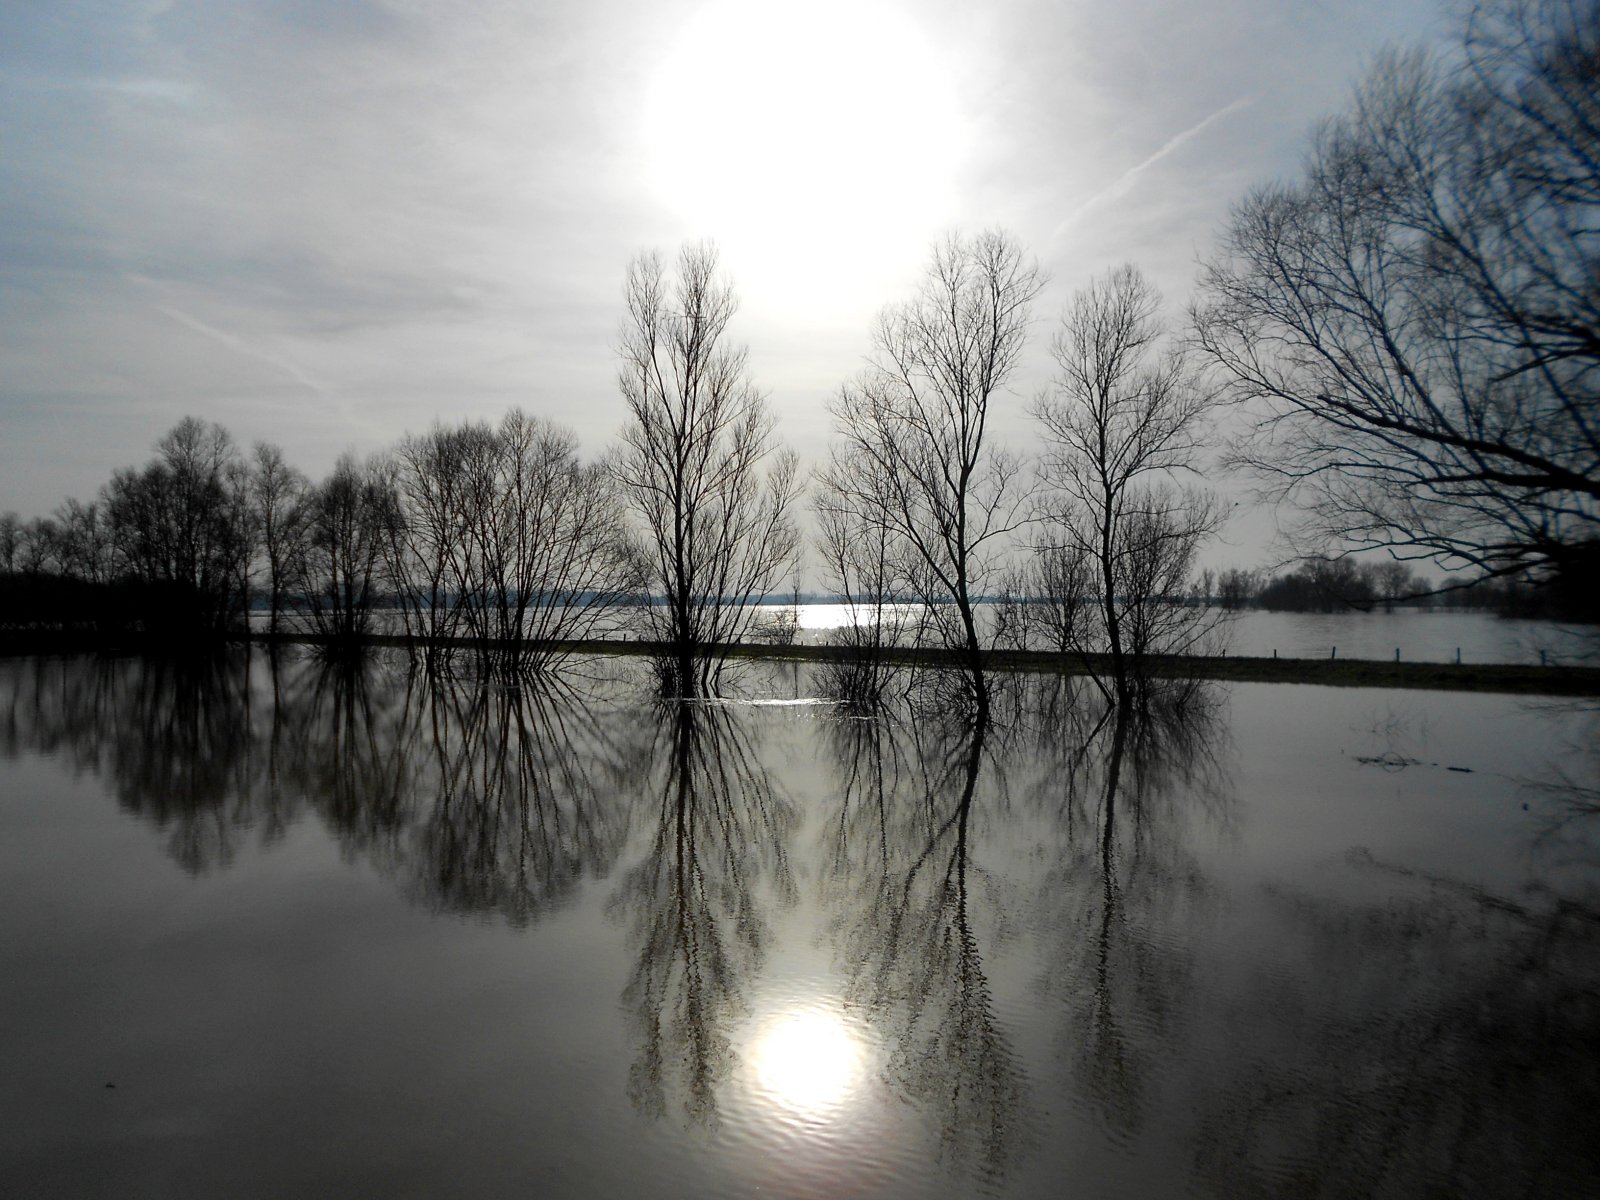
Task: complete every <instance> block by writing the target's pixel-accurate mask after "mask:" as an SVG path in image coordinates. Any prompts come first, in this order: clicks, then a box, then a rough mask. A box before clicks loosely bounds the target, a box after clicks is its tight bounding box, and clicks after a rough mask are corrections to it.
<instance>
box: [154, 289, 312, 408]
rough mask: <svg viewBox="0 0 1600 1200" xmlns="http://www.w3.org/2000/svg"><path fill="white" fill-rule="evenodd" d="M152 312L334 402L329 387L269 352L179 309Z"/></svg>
mask: <svg viewBox="0 0 1600 1200" xmlns="http://www.w3.org/2000/svg"><path fill="white" fill-rule="evenodd" d="M156 311H157V312H159V313H161V314H162V315H163V316H167V317H170V318H172V320H174V321H176V322H178V323H179V324H180V325H186V326H188V327H189V328H190V329H192V330H194V331H195V332H196V333H199V334H202V335H204V336H205V337H208V338H210V339H211V340H212V341H214V342H217V343H219V344H221V345H223V346H226V347H228V349H230V350H232V351H234V352H235V353H237V354H242V355H244V356H245V357H246V358H253V359H255V360H256V361H257V362H264V363H266V364H267V365H268V366H270V367H275V368H277V369H278V370H279V371H282V372H283V373H284V374H285V375H287V376H288V377H289V378H290V379H292V380H294V381H295V382H296V383H298V384H300V385H302V386H303V387H306V388H309V389H310V390H311V391H313V392H316V393H317V395H319V396H326V397H328V398H329V399H335V398H337V397H336V393H335V392H334V389H333V388H332V387H331V386H330V385H328V384H327V383H324V382H323V381H322V380H320V379H318V378H316V377H315V376H313V375H310V374H308V373H307V372H306V371H304V370H302V369H301V368H300V367H298V366H296V365H295V364H294V363H292V362H290V361H289V360H288V359H286V358H284V357H282V356H281V355H278V354H274V353H272V352H271V351H270V350H263V349H261V348H260V347H259V346H253V345H251V344H250V343H249V342H247V341H246V340H245V339H244V338H241V337H239V336H238V335H237V334H232V333H228V332H227V331H226V330H222V329H218V328H216V327H215V326H213V325H207V324H206V323H205V322H204V321H202V320H200V319H199V318H198V317H192V316H190V315H189V314H188V313H186V312H184V311H183V310H182V309H178V308H172V307H169V306H168V305H165V304H158V305H156Z"/></svg>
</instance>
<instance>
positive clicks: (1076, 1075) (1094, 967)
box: [1029, 679, 1232, 1139]
mask: <svg viewBox="0 0 1600 1200" xmlns="http://www.w3.org/2000/svg"><path fill="white" fill-rule="evenodd" d="M1036 695H1037V700H1036V702H1035V705H1034V706H1033V711H1034V712H1035V713H1037V714H1038V715H1039V716H1041V717H1045V718H1047V719H1045V720H1041V721H1038V722H1037V723H1036V724H1035V725H1034V726H1033V733H1034V754H1035V755H1036V761H1037V762H1038V764H1039V769H1038V772H1037V774H1036V777H1035V778H1036V783H1035V785H1034V787H1033V789H1032V791H1031V794H1030V797H1029V798H1030V801H1031V802H1032V804H1033V805H1035V806H1037V808H1038V809H1039V810H1040V811H1042V812H1044V813H1045V814H1047V815H1050V816H1052V817H1053V824H1054V828H1055V831H1056V834H1057V836H1058V837H1059V838H1060V839H1061V840H1060V842H1059V843H1058V846H1057V848H1056V850H1055V852H1054V854H1053V856H1052V857H1053V860H1054V861H1055V863H1056V866H1055V867H1054V868H1053V869H1052V870H1050V871H1049V872H1048V873H1047V874H1046V876H1045V879H1044V886H1043V888H1042V890H1041V898H1040V905H1039V911H1040V914H1041V917H1042V921H1041V925H1042V930H1043V932H1044V936H1045V938H1046V940H1047V943H1048V945H1049V946H1051V947H1052V948H1053V952H1052V950H1047V951H1046V953H1045V954H1044V956H1043V974H1042V976H1041V980H1040V985H1041V989H1042V991H1043V992H1044V994H1045V995H1047V996H1049V997H1051V998H1052V999H1054V1000H1055V1001H1056V1002H1058V1003H1060V1004H1062V1005H1063V1006H1064V1013H1063V1016H1064V1021H1063V1024H1062V1029H1061V1034H1060V1037H1061V1044H1062V1052H1063V1053H1064V1055H1065V1056H1066V1057H1067V1059H1068V1061H1069V1062H1070V1064H1071V1067H1070V1070H1069V1072H1068V1074H1067V1078H1068V1079H1069V1081H1070V1083H1071V1086H1072V1089H1073V1091H1074V1092H1075V1093H1076V1096H1077V1099H1078V1100H1079V1102H1080V1103H1082V1104H1083V1105H1085V1106H1087V1109H1088V1111H1089V1112H1090V1113H1091V1114H1092V1115H1093V1117H1094V1119H1095V1120H1096V1122H1097V1123H1098V1124H1100V1125H1101V1126H1102V1127H1103V1128H1105V1129H1106V1130H1107V1131H1108V1132H1110V1133H1111V1134H1112V1135H1113V1136H1115V1137H1117V1138H1119V1139H1127V1138H1129V1137H1131V1136H1133V1135H1134V1134H1136V1133H1138V1132H1139V1131H1140V1129H1141V1127H1142V1126H1143V1123H1144V1120H1145V1116H1146V1112H1147V1110H1148V1108H1149V1107H1150V1105H1151V1104H1152V1103H1154V1101H1153V1100H1152V1098H1151V1096H1150V1092H1151V1090H1152V1089H1151V1082H1152V1079H1151V1077H1152V1075H1153V1074H1154V1073H1155V1072H1156V1071H1157V1070H1158V1069H1159V1068H1160V1067H1161V1065H1162V1064H1163V1062H1164V1061H1165V1060H1167V1059H1169V1057H1170V1055H1171V1054H1172V1053H1173V1051H1174V1049H1175V1048H1176V1046H1177V1045H1178V1044H1179V1043H1180V1042H1181V1039H1182V1035H1183V1024H1184V1022H1185V1021H1186V1020H1187V1019H1188V1017H1189V1015H1190V1012H1191V1009H1192V1005H1191V1003H1190V997H1191V995H1192V993H1193V992H1194V990H1195V987H1196V978H1195V977H1196V975H1197V973H1198V970H1199V966H1198V964H1197V963H1196V962H1195V959H1194V955H1193V951H1192V949H1191V948H1190V947H1189V945H1188V944H1187V943H1186V942H1185V941H1184V940H1182V939H1180V938H1177V937H1173V936H1171V934H1170V932H1169V931H1170V930H1171V928H1172V926H1173V924H1174V923H1175V922H1179V921H1180V920H1192V919H1194V914H1196V913H1198V912H1202V911H1205V910H1206V909H1207V908H1214V907H1216V905H1217V904H1218V903H1219V902H1220V900H1219V896H1218V894H1217V889H1216V888H1215V887H1214V886H1213V884H1212V883H1211V882H1210V881H1208V880H1207V879H1206V878H1205V877H1204V875H1203V874H1202V873H1201V872H1200V870H1199V869H1198V867H1197V865H1196V864H1195V862H1194V861H1193V859H1192V856H1191V853H1190V850H1189V847H1190V846H1192V845H1193V844H1194V842H1195V840H1196V839H1195V837H1194V833H1195V831H1196V830H1195V826H1196V823H1197V822H1200V823H1204V824H1206V825H1209V826H1211V827H1212V828H1213V829H1215V828H1216V827H1218V826H1223V827H1225V826H1226V825H1227V823H1228V822H1229V820H1230V818H1231V813H1230V801H1231V796H1232V792H1231V788H1230V786H1229V779H1228V771H1227V768H1226V757H1227V756H1226V739H1225V736H1224V727H1223V725H1222V722H1221V721H1220V720H1219V719H1218V703H1219V702H1218V699H1217V697H1216V696H1215V695H1214V694H1212V693H1210V692H1207V691H1204V690H1202V691H1191V692H1188V693H1187V694H1184V695H1183V696H1182V701H1183V702H1182V703H1181V704H1169V703H1163V702H1162V697H1160V696H1157V697H1156V698H1155V702H1154V703H1152V704H1150V705H1148V706H1146V707H1143V708H1121V709H1119V708H1116V707H1114V706H1112V705H1108V704H1106V703H1105V702H1104V701H1103V700H1100V698H1099V697H1097V696H1096V695H1094V694H1093V693H1091V692H1090V691H1089V689H1088V688H1086V687H1084V686H1083V685H1082V682H1081V681H1078V680H1065V679H1058V680H1046V681H1042V682H1041V683H1040V685H1039V691H1038V692H1037V693H1036Z"/></svg>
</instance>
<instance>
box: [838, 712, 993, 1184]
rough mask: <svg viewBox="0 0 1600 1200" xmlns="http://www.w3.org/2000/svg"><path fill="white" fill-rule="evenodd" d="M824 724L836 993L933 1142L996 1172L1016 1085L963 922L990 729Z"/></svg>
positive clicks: (988, 805)
mask: <svg viewBox="0 0 1600 1200" xmlns="http://www.w3.org/2000/svg"><path fill="white" fill-rule="evenodd" d="M830 734H831V744H832V749H833V752H834V755H835V757H836V759H837V761H838V772H839V778H840V780H841V783H842V785H843V786H842V787H841V789H840V793H839V797H840V799H839V811H838V814H837V816H831V817H830V819H829V820H828V822H827V825H826V831H827V833H826V836H827V839H828V847H827V855H826V870H827V875H826V877H825V878H826V885H827V889H828V894H829V896H830V899H831V901H832V903H833V904H835V905H836V906H837V910H838V911H837V915H836V917H835V921H834V932H833V937H834V943H835V950H836V953H837V954H838V955H839V957H840V958H841V959H842V960H843V962H844V964H845V966H846V969H847V971H848V972H849V976H850V978H849V986H848V998H849V1000H850V1001H851V1002H852V1003H853V1004H856V1005H860V1006H862V1007H863V1009H864V1010H865V1011H866V1012H867V1014H868V1018H867V1019H868V1020H869V1021H870V1022H871V1023H872V1024H874V1025H875V1026H877V1027H878V1028H879V1030H880V1034H881V1036H883V1037H884V1039H885V1040H886V1041H887V1043H888V1045H889V1047H890V1053H889V1059H888V1063H887V1072H888V1075H889V1079H890V1082H891V1083H892V1085H893V1086H894V1087H895V1088H896V1089H897V1090H898V1091H899V1092H900V1093H901V1094H902V1095H903V1096H904V1097H905V1098H907V1099H908V1100H910V1101H911V1102H913V1103H914V1104H916V1105H918V1106H919V1107H922V1108H923V1109H925V1110H926V1111H928V1113H929V1115H930V1117H931V1120H932V1123H933V1124H934V1125H935V1127H936V1128H937V1129H938V1130H939V1133H940V1138H941V1142H940V1146H941V1151H942V1152H943V1153H944V1154H945V1155H947V1156H948V1157H949V1158H950V1159H951V1160H952V1162H953V1165H960V1166H971V1167H974V1168H976V1169H977V1170H978V1171H979V1172H981V1173H982V1174H983V1175H985V1176H987V1177H988V1178H990V1179H991V1181H998V1180H999V1179H1000V1177H1002V1176H1003V1175H1004V1173H1005V1170H1006V1166H1007V1161H1008V1159H1009V1158H1010V1156H1011V1155H1012V1153H1013V1152H1014V1151H1015V1149H1016V1147H1017V1144H1018V1142H1019V1140H1020V1139H1021V1135H1022V1133H1023V1127H1024V1122H1023V1120H1022V1116H1023V1098H1024V1097H1023V1087H1024V1084H1023V1078H1022V1073H1021V1071H1020V1069H1019V1067H1018V1064H1017V1062H1016V1057H1015V1054H1014V1052H1013V1050H1012V1047H1011V1043H1010V1040H1009V1038H1008V1036H1007V1034H1006V1031H1005V1030H1004V1029H1003V1027H1002V1025H1001V1022H1000V1021H999V1019H998V1018H997V1016H996V1014H995V1007H994V1000H993V996H992V995H991V993H990V987H989V981H988V977H987V975H986V974H985V972H984V966H983V950H982V946H981V944H980V939H979V934H978V932H977V930H976V928H975V925H974V920H973V909H974V908H976V907H979V905H978V904H976V903H975V902H974V901H975V896H974V893H976V892H980V891H984V890H985V885H986V884H990V883H992V882H993V880H992V879H991V878H990V877H989V876H988V875H987V874H986V873H985V872H984V871H982V870H981V868H979V867H978V866H977V865H976V864H975V862H974V856H973V853H972V848H973V843H974V842H975V840H976V837H977V831H978V829H979V827H980V826H981V825H982V824H983V823H984V822H985V821H992V820H993V819H994V818H995V811H994V810H995V808H996V806H997V805H999V804H1000V803H1001V802H1002V800H1003V796H1004V785H1003V777H1002V775H1001V773H1000V770H999V764H998V762H996V761H994V760H991V759H990V758H989V756H988V755H986V753H985V750H986V746H987V745H988V744H989V741H990V739H991V738H992V737H993V735H992V733H991V732H990V731H989V730H988V729H987V728H986V727H985V725H983V724H979V725H977V726H973V725H970V724H966V723H961V724H956V723H949V724H939V723H913V722H898V721H894V720H891V719H889V718H888V717H887V716H885V717H880V718H876V719H859V718H851V719H843V720H840V721H838V722H836V723H835V724H834V725H833V727H832V729H831V731H830ZM980 782H981V783H982V786H981V787H980ZM985 899H986V900H987V902H988V904H989V905H990V906H992V905H993V902H994V896H993V889H989V894H988V895H987V896H986V897H985Z"/></svg>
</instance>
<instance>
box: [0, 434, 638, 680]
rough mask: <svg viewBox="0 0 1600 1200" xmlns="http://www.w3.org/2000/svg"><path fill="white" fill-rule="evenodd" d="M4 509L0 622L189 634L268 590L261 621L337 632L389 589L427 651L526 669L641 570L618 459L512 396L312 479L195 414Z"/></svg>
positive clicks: (223, 629) (363, 618) (226, 624)
mask: <svg viewBox="0 0 1600 1200" xmlns="http://www.w3.org/2000/svg"><path fill="white" fill-rule="evenodd" d="M0 520H3V526H0V572H3V573H0V629H10V630H31V631H40V630H54V631H59V632H64V633H81V634H97V635H102V636H105V635H111V636H128V635H143V636H145V637H148V638H151V639H154V640H157V641H163V642H166V641H174V640H177V641H182V642H184V643H186V644H189V645H194V644H197V643H204V642H206V641H209V640H214V639H216V638H217V637H219V636H222V635H228V634H236V633H239V632H242V631H243V630H244V629H245V628H246V625H247V621H248V613H249V611H250V610H251V609H252V608H256V609H259V610H261V611H262V612H263V613H264V614H265V629H266V631H267V632H268V633H269V634H273V635H276V634H281V633H310V634H316V635H319V636H320V637H321V638H323V639H325V640H327V641H328V642H330V643H331V644H333V645H335V646H339V645H356V644H359V643H360V642H361V641H362V639H363V638H365V637H366V636H367V635H368V634H370V633H372V632H374V628H375V627H374V621H375V619H376V614H377V612H378V611H379V610H380V608H383V609H388V610H390V612H391V613H392V614H394V617H395V620H396V622H397V626H396V627H390V628H389V629H387V630H386V631H387V632H405V633H409V634H411V635H413V636H414V637H415V638H416V639H417V640H418V643H419V646H420V648H421V649H420V652H421V653H423V654H424V655H426V656H428V657H429V659H430V661H432V660H433V659H434V657H435V656H443V655H447V654H448V653H449V652H450V650H449V647H450V646H453V645H456V644H458V643H460V642H461V641H463V640H465V641H467V642H469V643H476V644H478V645H480V646H483V647H489V646H492V647H493V649H494V654H495V655H496V656H499V657H500V658H501V659H503V660H504V661H505V662H507V663H509V664H510V665H511V666H513V667H516V668H526V667H538V666H542V665H544V664H545V663H546V662H547V661H548V660H549V659H550V658H551V657H552V656H553V655H555V654H556V650H555V645H556V643H558V642H560V641H562V640H566V639H572V638H581V637H585V636H589V635H591V634H592V633H593V631H594V630H595V628H596V626H597V624H598V622H599V621H600V620H601V617H602V614H604V613H606V612H608V611H609V610H610V609H611V608H613V607H614V606H615V605H616V604H617V603H618V602H619V601H621V600H623V599H626V598H630V597H632V596H634V595H636V594H637V592H638V591H639V590H640V589H641V587H642V585H643V577H642V574H641V570H640V552H639V550H638V548H637V546H636V544H635V542H634V541H633V540H631V539H630V536H629V534H628V533H627V532H626V529H625V527H624V524H623V519H622V514H621V511H620V504H619V500H618V495H617V490H616V484H615V482H614V481H613V479H612V477H611V476H610V475H609V474H608V473H607V472H606V471H605V470H603V469H602V468H600V467H599V466H596V465H594V464H586V463H584V462H582V461H581V460H580V459H579V457H578V453H577V443H576V439H575V438H574V437H573V436H572V435H571V434H570V433H567V432H566V431H564V430H561V429H559V428H557V427H555V426H553V425H551V424H549V423H547V422H544V421H542V420H539V419H538V418H534V417H529V416H527V415H525V414H523V413H521V412H519V411H516V410H513V411H512V412H510V413H508V414H507V415H506V417H505V418H504V419H503V420H502V421H501V422H500V424H499V425H498V426H490V425H487V424H483V423H473V422H466V423H463V424H461V425H459V426H454V427H446V426H436V427H435V428H434V429H432V430H430V431H429V432H428V433H426V434H423V435H417V436H412V435H408V436H406V437H404V438H403V439H401V441H400V442H399V444H398V445H397V446H396V447H394V448H393V449H392V450H391V451H389V452H388V453H386V454H382V455H378V456H376V457H374V458H371V459H369V460H367V461H365V462H362V461H358V460H357V459H356V458H355V457H354V456H352V455H346V456H344V457H342V458H341V459H340V460H339V461H338V463H337V464H336V465H335V467H334V469H333V470H332V472H331V473H330V474H329V475H328V476H327V478H325V479H323V480H321V481H317V482H313V481H311V480H309V479H307V478H306V476H305V475H304V474H303V473H302V472H300V471H299V470H297V469H296V468H294V467H293V466H291V465H290V464H289V463H287V462H286V461H285V459H284V456H283V454H282V452H281V451H280V450H279V449H278V448H277V447H276V446H273V445H271V444H269V443H258V444H256V445H255V446H254V447H252V448H251V450H250V452H249V453H248V454H246V453H245V452H244V451H242V450H241V449H240V448H239V447H238V445H237V444H236V443H235V441H234V440H233V438H232V437H231V436H230V435H229V433H228V432H227V431H226V430H225V429H223V428H222V427H221V426H219V425H214V424H206V423H205V422H202V421H199V420H197V419H195V418H192V417H191V418H185V419H184V420H183V421H181V422H179V424H178V425H177V426H176V427H175V428H174V429H173V430H172V431H171V432H169V433H168V434H166V435H165V436H164V437H163V438H162V439H161V440H160V441H159V442H158V443H157V445H156V455H155V458H154V459H153V460H152V461H151V462H150V463H148V464H146V465H145V466H143V467H137V468H127V469H125V470H122V471H118V472H117V473H116V474H115V475H114V476H113V477H112V479H111V480H110V482H108V483H107V484H106V485H105V486H104V487H103V488H101V490H100V493H99V495H98V496H97V497H96V498H95V499H94V500H92V501H90V502H88V503H81V502H79V501H77V500H69V501H67V502H66V504H64V505H63V506H62V507H61V508H60V509H58V510H57V512H56V513H55V515H54V516H52V517H48V518H41V519H36V520H33V521H30V522H27V523H22V522H20V521H18V520H17V519H16V518H15V516H13V515H7V516H6V517H5V518H3V519H0Z"/></svg>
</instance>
